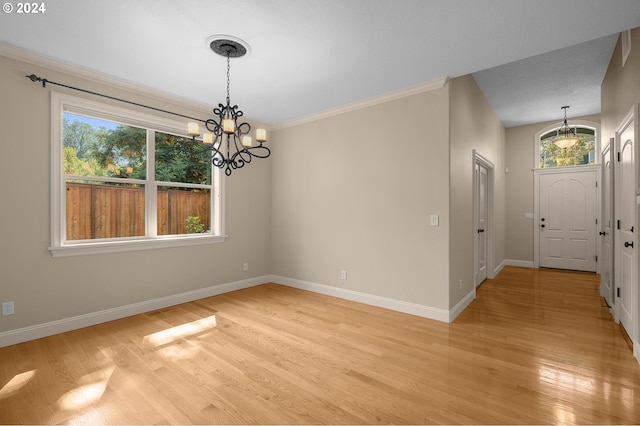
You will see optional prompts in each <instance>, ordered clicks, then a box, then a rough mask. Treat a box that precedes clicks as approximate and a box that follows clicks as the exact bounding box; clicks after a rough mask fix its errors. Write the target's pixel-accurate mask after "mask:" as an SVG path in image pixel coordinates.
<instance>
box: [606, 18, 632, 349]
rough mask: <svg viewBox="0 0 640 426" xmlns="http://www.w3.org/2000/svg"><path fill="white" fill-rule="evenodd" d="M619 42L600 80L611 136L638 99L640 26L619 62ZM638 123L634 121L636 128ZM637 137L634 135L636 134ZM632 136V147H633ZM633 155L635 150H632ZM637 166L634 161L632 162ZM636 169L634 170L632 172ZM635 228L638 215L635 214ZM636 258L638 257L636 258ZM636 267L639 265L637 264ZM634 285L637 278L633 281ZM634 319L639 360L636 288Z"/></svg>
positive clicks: (620, 50)
mask: <svg viewBox="0 0 640 426" xmlns="http://www.w3.org/2000/svg"><path fill="white" fill-rule="evenodd" d="M621 52H622V44H621V40H620V37H618V42H617V44H616V48H615V50H614V52H613V55H612V57H611V61H610V62H609V68H608V69H607V73H606V74H605V77H604V80H603V82H602V129H603V136H604V137H606V138H607V139H608V138H612V137H614V136H615V131H616V129H617V128H618V126H619V125H620V124H621V122H622V120H623V119H624V117H625V116H626V115H627V114H628V113H629V111H630V110H631V107H632V106H633V105H634V104H638V103H640V28H635V29H633V30H631V53H630V54H629V57H628V58H627V61H626V63H625V65H624V67H623V66H622V53H621ZM637 126H638V124H637V123H636V129H637V128H638V127H637ZM636 138H637V135H636ZM637 147H638V145H637V140H636V148H635V149H638V148H637ZM636 158H638V157H637V154H636ZM636 168H638V164H636ZM636 173H637V172H636ZM636 222H637V223H636V228H637V227H638V224H639V223H640V219H638V218H636ZM637 260H638V261H640V258H637ZM638 270H640V265H638ZM635 286H636V289H638V280H637V279H636V282H635ZM635 306H636V308H635V310H636V312H635V313H634V318H635V319H634V321H635V330H630V331H629V333H630V335H631V338H632V340H633V341H634V354H635V356H636V358H637V359H638V360H639V361H640V349H638V347H639V346H640V312H638V310H640V291H638V290H636V301H635Z"/></svg>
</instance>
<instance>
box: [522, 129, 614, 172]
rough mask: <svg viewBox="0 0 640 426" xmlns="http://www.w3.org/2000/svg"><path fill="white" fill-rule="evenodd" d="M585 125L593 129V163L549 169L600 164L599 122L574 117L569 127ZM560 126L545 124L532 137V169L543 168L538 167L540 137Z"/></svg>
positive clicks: (555, 168)
mask: <svg viewBox="0 0 640 426" xmlns="http://www.w3.org/2000/svg"><path fill="white" fill-rule="evenodd" d="M575 126H577V127H586V128H590V129H593V131H594V140H595V150H596V152H595V156H596V158H595V163H594V164H581V165H578V166H562V167H552V168H551V169H554V170H557V169H564V168H567V167H583V166H593V165H595V164H600V163H601V162H602V161H601V158H600V156H601V152H600V123H597V122H595V121H588V120H580V119H576V120H571V127H575ZM560 127H562V124H551V125H549V126H546V127H544V128H542V129H540V130H538V131H537V132H536V133H535V135H534V137H533V141H534V144H533V145H534V151H535V152H534V154H533V169H534V170H538V169H540V170H542V169H543V168H541V167H540V138H542V136H543V135H546V134H547V133H549V132H550V131H552V130H556V129H558V128H560ZM547 169H549V168H544V170H547Z"/></svg>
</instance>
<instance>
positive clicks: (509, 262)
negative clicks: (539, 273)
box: [501, 259, 536, 269]
mask: <svg viewBox="0 0 640 426" xmlns="http://www.w3.org/2000/svg"><path fill="white" fill-rule="evenodd" d="M501 265H502V267H505V266H519V267H521V268H536V266H535V264H534V263H533V262H532V261H531V260H517V259H505V260H504V261H503V262H502V263H501ZM501 269H502V268H501Z"/></svg>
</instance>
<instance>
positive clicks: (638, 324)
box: [614, 104, 640, 362]
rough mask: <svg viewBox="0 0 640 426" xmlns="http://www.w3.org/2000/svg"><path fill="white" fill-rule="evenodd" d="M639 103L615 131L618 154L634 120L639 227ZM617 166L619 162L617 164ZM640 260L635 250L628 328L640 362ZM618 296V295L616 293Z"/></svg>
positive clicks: (616, 246) (634, 353) (616, 181)
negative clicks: (626, 132) (629, 323)
mask: <svg viewBox="0 0 640 426" xmlns="http://www.w3.org/2000/svg"><path fill="white" fill-rule="evenodd" d="M638 105H639V104H634V105H633V106H632V107H631V109H630V110H629V112H627V114H625V116H624V118H623V119H622V120H621V122H620V124H619V125H618V127H616V132H615V153H616V155H617V153H618V152H620V135H621V134H622V133H623V132H624V130H625V129H626V128H628V127H629V126H630V124H631V122H633V123H632V124H631V125H632V126H633V133H634V148H633V149H634V152H633V155H634V158H633V160H634V164H635V166H634V169H635V170H634V172H635V176H634V185H635V198H636V199H635V200H634V201H635V202H634V205H635V215H634V216H635V227H636V228H639V225H640V221H639V220H638V213H639V207H638V205H639V204H640V161H639V160H640V149H638V137H639V136H640V123H639V117H638V109H639V107H638ZM616 166H617V164H616ZM614 175H615V176H616V180H615V181H614V185H619V180H618V179H617V172H614ZM617 188H618V187H617V186H615V189H614V199H615V193H616V191H617ZM615 203H616V207H617V203H619V200H618V199H616V201H615ZM618 215H619V212H617V211H616V213H615V219H616V220H617V218H618ZM634 243H635V245H636V247H637V246H638V237H637V233H636V234H635V235H634ZM618 244H620V241H617V242H616V243H615V249H614V256H615V257H616V258H615V259H614V262H615V263H614V265H615V266H614V275H615V274H616V272H618V270H617V268H618V259H617V257H618V256H617V251H618ZM639 260H640V255H639V254H638V250H634V259H633V262H634V265H635V268H636V271H635V277H634V278H635V280H634V282H633V284H634V285H635V287H633V289H632V290H633V291H634V293H635V294H632V298H631V309H632V312H631V330H627V332H628V333H629V337H630V338H631V341H632V343H633V355H634V356H635V358H636V359H637V360H638V362H640V312H638V309H640V284H639V283H638V276H639V274H640V268H639V266H640V265H639V264H638V262H639ZM617 279H618V278H616V281H615V286H616V288H617V286H618V282H617ZM616 296H617V295H616ZM614 319H615V321H616V322H620V307H619V300H617V297H616V309H615V310H614Z"/></svg>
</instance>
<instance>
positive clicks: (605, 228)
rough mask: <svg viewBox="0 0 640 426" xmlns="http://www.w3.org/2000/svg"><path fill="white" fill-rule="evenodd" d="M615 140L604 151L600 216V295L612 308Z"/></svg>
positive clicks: (613, 299) (613, 300)
mask: <svg viewBox="0 0 640 426" xmlns="http://www.w3.org/2000/svg"><path fill="white" fill-rule="evenodd" d="M614 143H615V139H613V138H612V139H611V140H610V141H609V143H608V144H607V146H605V147H604V149H603V150H602V185H601V189H602V206H601V209H602V210H601V215H600V219H601V220H600V229H601V230H600V259H601V262H600V295H601V296H602V297H603V298H604V299H605V300H606V301H607V304H608V305H609V306H610V307H611V306H613V305H614V303H615V298H614V295H613V287H614V286H613V233H612V229H611V228H612V223H613V163H612V153H611V150H612V148H613V145H614Z"/></svg>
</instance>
